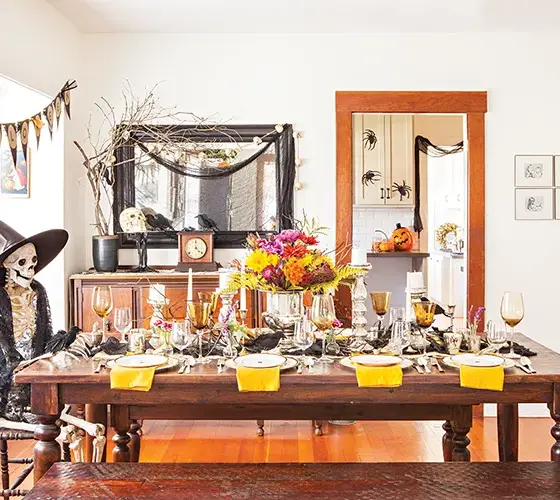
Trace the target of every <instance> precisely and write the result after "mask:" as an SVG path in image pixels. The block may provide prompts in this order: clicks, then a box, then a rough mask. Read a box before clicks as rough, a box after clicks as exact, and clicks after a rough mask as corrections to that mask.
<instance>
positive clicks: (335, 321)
mask: <svg viewBox="0 0 560 500" xmlns="http://www.w3.org/2000/svg"><path fill="white" fill-rule="evenodd" d="M332 326H334V327H335V328H341V327H342V321H340V320H339V319H335V320H334V321H333V324H332Z"/></svg>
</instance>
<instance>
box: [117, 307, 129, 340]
mask: <svg viewBox="0 0 560 500" xmlns="http://www.w3.org/2000/svg"><path fill="white" fill-rule="evenodd" d="M114 325H115V329H116V330H117V331H118V332H119V333H120V334H121V340H125V341H126V340H127V338H128V332H130V329H131V328H132V315H131V312H130V307H117V308H116V309H115V319H114Z"/></svg>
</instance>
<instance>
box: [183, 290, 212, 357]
mask: <svg viewBox="0 0 560 500" xmlns="http://www.w3.org/2000/svg"><path fill="white" fill-rule="evenodd" d="M187 307H188V311H189V319H190V321H191V325H192V326H193V327H194V328H195V329H196V334H197V335H198V358H197V360H196V362H197V363H199V364H204V363H209V362H210V361H211V360H210V359H208V358H206V357H204V354H203V352H202V336H203V334H204V329H205V328H206V327H207V326H208V320H209V319H210V308H211V307H212V304H210V302H201V301H199V302H189V303H188V304H187Z"/></svg>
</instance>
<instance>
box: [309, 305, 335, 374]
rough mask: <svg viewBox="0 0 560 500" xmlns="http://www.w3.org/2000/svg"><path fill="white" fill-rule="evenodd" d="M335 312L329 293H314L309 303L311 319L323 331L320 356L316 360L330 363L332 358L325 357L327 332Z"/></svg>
mask: <svg viewBox="0 0 560 500" xmlns="http://www.w3.org/2000/svg"><path fill="white" fill-rule="evenodd" d="M335 319H336V313H335V310H334V301H333V298H332V296H331V295H329V294H324V295H314V296H313V302H312V303H311V321H313V324H314V325H315V326H316V327H317V329H319V330H320V331H321V332H322V333H323V345H322V349H321V351H322V352H321V357H320V358H319V359H318V360H317V361H319V362H320V363H332V362H333V360H332V359H330V358H328V357H327V353H326V345H327V332H328V330H330V329H331V328H332V325H333V323H334V320H335Z"/></svg>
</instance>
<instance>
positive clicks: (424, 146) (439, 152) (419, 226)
mask: <svg viewBox="0 0 560 500" xmlns="http://www.w3.org/2000/svg"><path fill="white" fill-rule="evenodd" d="M461 151H463V141H461V142H458V143H457V144H455V145H453V146H436V145H435V144H432V142H431V141H430V139H427V138H426V137H422V136H421V135H417V136H416V139H415V140H414V184H415V186H416V190H415V194H414V226H413V227H414V231H416V232H417V233H421V232H422V230H423V229H424V224H423V223H422V217H421V216H420V187H421V186H420V153H424V154H426V155H428V156H435V157H439V156H447V155H452V154H455V153H459V152H461Z"/></svg>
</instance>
